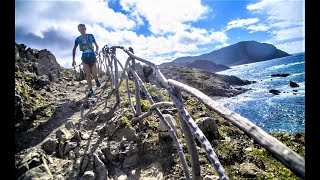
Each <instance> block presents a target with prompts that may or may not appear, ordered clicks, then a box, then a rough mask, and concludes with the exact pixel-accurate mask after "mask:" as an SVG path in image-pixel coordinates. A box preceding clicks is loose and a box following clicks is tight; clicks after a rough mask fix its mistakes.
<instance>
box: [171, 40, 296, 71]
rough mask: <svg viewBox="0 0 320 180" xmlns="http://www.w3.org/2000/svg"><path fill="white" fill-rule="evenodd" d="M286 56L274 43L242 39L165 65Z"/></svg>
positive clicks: (235, 62) (242, 61)
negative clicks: (197, 61)
mask: <svg viewBox="0 0 320 180" xmlns="http://www.w3.org/2000/svg"><path fill="white" fill-rule="evenodd" d="M285 56H290V54H288V53H286V52H284V51H281V50H279V49H277V48H276V47H275V46H274V45H272V44H267V43H259V42H257V41H241V42H238V43H236V44H233V45H230V46H227V47H224V48H221V49H218V50H214V51H212V52H209V53H206V54H202V55H199V56H186V57H180V58H177V59H175V60H173V61H172V62H171V63H165V65H172V64H181V65H182V66H185V65H186V64H187V62H194V61H196V60H208V61H211V62H214V63H216V64H221V65H224V66H228V67H230V66H236V65H240V64H248V63H254V62H260V61H266V60H270V59H275V58H280V57H285Z"/></svg>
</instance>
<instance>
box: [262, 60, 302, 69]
mask: <svg viewBox="0 0 320 180" xmlns="http://www.w3.org/2000/svg"><path fill="white" fill-rule="evenodd" d="M304 63H305V62H304V61H302V62H294V63H289V64H281V65H277V66H271V67H269V68H267V70H276V69H281V68H287V67H290V66H293V65H297V64H304Z"/></svg>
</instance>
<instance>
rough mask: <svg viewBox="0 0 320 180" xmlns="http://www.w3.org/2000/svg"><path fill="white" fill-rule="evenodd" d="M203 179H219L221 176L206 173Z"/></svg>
mask: <svg viewBox="0 0 320 180" xmlns="http://www.w3.org/2000/svg"><path fill="white" fill-rule="evenodd" d="M203 180H219V176H210V175H206V176H205V177H204V178H203Z"/></svg>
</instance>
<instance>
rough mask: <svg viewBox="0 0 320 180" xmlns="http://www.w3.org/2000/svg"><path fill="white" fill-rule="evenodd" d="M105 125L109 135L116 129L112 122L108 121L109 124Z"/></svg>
mask: <svg viewBox="0 0 320 180" xmlns="http://www.w3.org/2000/svg"><path fill="white" fill-rule="evenodd" d="M106 127H107V128H106V131H107V134H108V135H109V136H112V135H113V133H114V132H116V130H117V128H116V125H115V124H114V123H110V124H109V125H106Z"/></svg>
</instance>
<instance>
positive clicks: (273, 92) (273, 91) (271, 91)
mask: <svg viewBox="0 0 320 180" xmlns="http://www.w3.org/2000/svg"><path fill="white" fill-rule="evenodd" d="M269 92H270V93H272V94H274V95H279V94H280V91H279V90H276V89H270V90H269Z"/></svg>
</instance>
